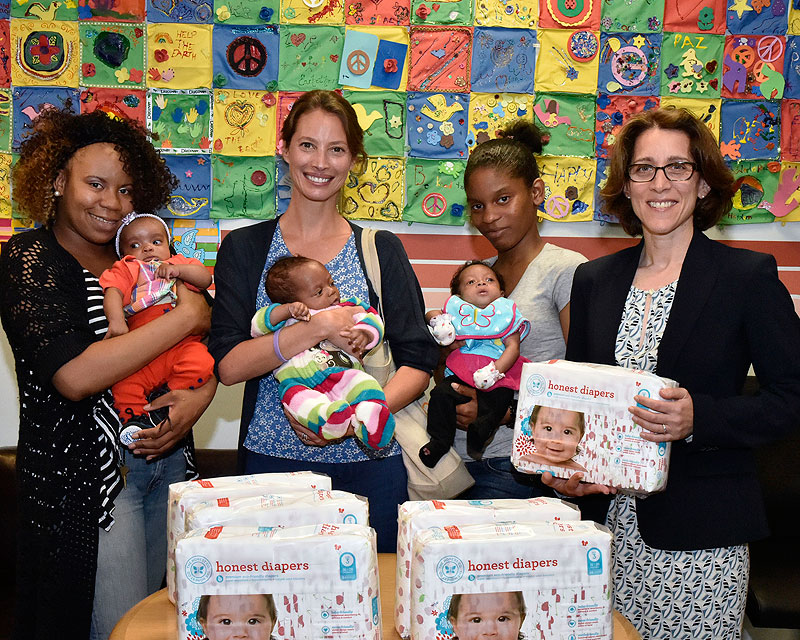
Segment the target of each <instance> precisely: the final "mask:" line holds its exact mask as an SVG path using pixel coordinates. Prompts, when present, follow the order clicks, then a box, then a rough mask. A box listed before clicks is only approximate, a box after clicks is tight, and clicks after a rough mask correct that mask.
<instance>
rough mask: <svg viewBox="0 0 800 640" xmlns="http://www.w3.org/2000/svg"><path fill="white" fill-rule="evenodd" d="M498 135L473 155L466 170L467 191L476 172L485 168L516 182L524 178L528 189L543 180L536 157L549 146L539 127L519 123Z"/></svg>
mask: <svg viewBox="0 0 800 640" xmlns="http://www.w3.org/2000/svg"><path fill="white" fill-rule="evenodd" d="M498 135H500V137H499V138H497V139H496V140H487V141H486V142H482V143H481V144H479V145H478V146H477V147H475V150H474V151H473V152H472V153H471V154H470V156H469V160H468V161H467V168H466V169H465V170H464V186H465V187H466V186H467V183H468V182H469V177H470V175H472V172H473V171H475V170H477V169H482V168H484V167H489V168H490V169H498V170H500V171H503V172H504V173H507V174H508V175H509V176H511V177H512V178H522V179H523V180H524V181H525V184H526V185H527V186H528V187H530V186H531V185H533V181H534V180H536V178H538V177H539V165H537V164H536V156H537V155H538V154H540V153H541V152H542V149H543V148H544V145H545V144H546V142H547V138H546V137H545V135H544V134H543V133H542V132H541V130H540V129H539V127H537V126H536V125H535V124H533V123H532V122H528V121H526V120H515V121H514V122H512V123H511V124H510V125H508V126H507V127H506V128H505V129H503V130H502V131H500V132H499V134H498Z"/></svg>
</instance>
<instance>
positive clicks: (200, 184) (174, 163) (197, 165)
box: [158, 154, 211, 220]
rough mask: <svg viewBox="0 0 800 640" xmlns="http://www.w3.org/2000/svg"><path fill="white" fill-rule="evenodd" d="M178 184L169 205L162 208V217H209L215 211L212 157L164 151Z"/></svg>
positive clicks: (165, 158)
mask: <svg viewBox="0 0 800 640" xmlns="http://www.w3.org/2000/svg"><path fill="white" fill-rule="evenodd" d="M163 157H164V160H165V161H166V163H167V166H168V167H169V170H170V171H172V173H174V174H175V177H176V178H178V187H177V189H175V190H174V191H173V192H172V195H171V196H170V197H169V202H168V203H167V206H166V207H164V208H163V209H161V210H160V211H158V214H159V215H160V216H161V217H162V218H183V219H191V220H206V219H208V217H209V213H210V212H211V156H208V155H201V156H188V155H186V156H185V155H177V154H164V156H163Z"/></svg>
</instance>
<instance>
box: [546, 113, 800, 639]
mask: <svg viewBox="0 0 800 640" xmlns="http://www.w3.org/2000/svg"><path fill="white" fill-rule="evenodd" d="M733 193H734V180H733V176H732V174H731V172H730V170H729V169H728V167H727V166H726V165H725V162H724V161H723V159H722V155H721V154H720V151H719V147H718V145H717V142H716V141H715V140H714V137H713V135H712V134H711V133H710V132H709V130H708V129H707V128H706V127H705V125H703V124H702V123H701V122H700V121H698V120H697V119H696V118H695V117H694V116H693V115H691V114H690V113H689V112H687V111H685V110H682V109H658V110H654V111H648V112H645V113H642V114H640V115H638V116H636V117H634V118H632V119H631V120H630V121H629V122H628V123H627V124H626V125H625V126H624V127H623V128H622V130H621V132H620V134H619V136H618V137H617V142H616V144H615V146H614V148H613V150H612V155H611V159H610V164H609V170H608V182H607V183H606V186H605V187H604V188H603V191H602V195H603V197H604V199H605V201H606V206H607V208H608V210H609V211H610V212H612V213H614V214H615V215H616V216H618V218H619V219H620V222H621V223H622V225H623V228H624V229H625V231H626V232H628V233H629V234H631V235H641V236H642V241H641V242H640V243H639V244H638V245H636V246H634V247H631V248H629V249H625V250H623V251H621V252H619V253H616V254H613V255H610V256H606V257H604V258H600V259H598V260H593V261H591V262H588V263H586V264H584V265H581V266H579V267H578V269H577V271H576V273H575V279H574V283H573V288H572V296H571V301H570V305H571V313H570V331H569V338H568V341H567V358H568V359H570V360H577V361H585V362H597V363H603V364H616V365H620V366H624V367H632V368H638V369H644V370H648V371H653V372H655V373H657V374H658V375H661V376H665V377H667V378H672V379H674V380H677V381H678V382H679V384H680V386H679V387H677V388H675V389H663V390H662V391H661V393H660V397H658V398H645V397H643V396H636V398H635V401H636V402H637V403H638V404H639V405H641V406H632V407H630V408H629V411H630V412H631V414H632V415H633V419H634V421H635V422H636V423H637V424H639V425H641V427H642V438H643V439H645V440H649V441H651V442H670V443H672V457H671V461H670V470H669V478H668V482H667V488H666V490H665V491H663V492H662V493H658V494H655V495H651V496H650V497H648V498H647V499H637V498H633V497H630V496H623V495H616V496H615V497H614V498H613V500H612V502H611V506H610V508H609V512H608V519H607V523H608V525H609V527H610V528H611V529H612V531H613V533H614V541H615V553H614V559H613V577H614V596H615V607H616V608H617V609H619V610H620V611H622V613H624V614H625V615H626V616H627V617H628V618H629V619H630V620H631V621H632V622H633V624H634V625H635V626H636V627H637V629H638V630H639V631H640V633H641V634H642V636H643V637H644V638H648V639H661V638H663V639H667V638H670V639H671V638H693V639H695V640H697V639H701V638H705V639H709V640H711V639H714V640H720V639H725V638H739V637H740V635H741V628H742V622H743V618H744V608H745V601H746V596H747V579H748V572H749V555H748V548H747V543H748V542H749V541H750V540H756V539H759V538H763V537H766V536H767V535H768V534H769V531H768V529H767V522H766V517H765V513H764V505H763V503H762V498H761V493H760V489H759V486H758V480H757V477H756V467H755V462H754V458H753V449H754V448H755V447H757V446H759V445H761V444H763V443H766V442H768V441H770V440H775V439H778V438H780V437H782V436H784V435H786V434H788V433H789V432H790V431H791V430H792V429H795V428H797V426H798V425H800V318H798V315H797V313H796V311H795V309H794V306H793V303H792V300H791V297H790V296H789V293H788V292H787V290H786V288H785V287H784V286H783V284H781V282H780V280H779V279H778V272H777V266H776V262H775V259H774V258H773V257H772V256H771V255H765V254H760V253H755V252H753V251H746V250H743V249H737V248H732V247H729V246H726V245H724V244H721V243H719V242H714V241H712V240H710V239H709V238H707V237H706V236H705V234H704V233H703V231H704V230H706V229H708V228H710V227H711V226H713V225H714V224H716V223H717V222H718V221H719V220H720V218H721V217H722V216H723V215H724V214H726V213H727V212H728V211H729V210H730V209H731V204H732V203H731V197H732V195H733ZM751 364H752V366H753V368H754V370H755V374H756V376H757V377H758V380H759V383H760V387H761V390H760V393H759V395H757V396H753V397H745V396H742V395H741V389H742V386H743V384H744V381H745V377H746V376H747V373H748V369H749V367H750V366H751ZM546 475H547V474H546ZM580 479H581V474H580V473H576V474H575V475H573V476H572V478H570V479H569V480H559V479H555V478H552V477H550V476H549V475H548V477H546V478H545V479H544V481H545V482H546V483H547V484H549V485H550V486H552V487H553V488H555V489H556V490H558V491H559V492H561V493H566V494H570V495H585V494H588V493H598V492H602V493H613V490H612V489H610V488H609V487H602V486H598V485H591V484H586V483H580Z"/></svg>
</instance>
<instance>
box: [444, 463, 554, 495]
mask: <svg viewBox="0 0 800 640" xmlns="http://www.w3.org/2000/svg"><path fill="white" fill-rule="evenodd" d="M466 466H467V471H469V473H470V475H471V476H472V477H473V478H475V484H474V485H473V486H472V487H470V488H469V489H467V490H466V491H465V492H464V493H462V494H461V495H460V496H458V497H459V499H462V500H494V499H498V498H535V497H538V496H553V495H555V494H553V493H552V491H551V490H550V489H549V488H548V487H546V486H544V485H543V484H542V483H541V480H540V479H539V476H530V475H527V474H523V473H520V472H519V471H517V470H516V469H514V466H513V465H512V464H511V458H484V459H483V460H471V461H469V462H467V463H466Z"/></svg>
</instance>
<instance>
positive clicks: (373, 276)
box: [361, 227, 384, 318]
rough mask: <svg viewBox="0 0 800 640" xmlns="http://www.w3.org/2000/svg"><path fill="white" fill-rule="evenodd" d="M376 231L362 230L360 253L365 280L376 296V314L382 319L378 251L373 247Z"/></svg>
mask: <svg viewBox="0 0 800 640" xmlns="http://www.w3.org/2000/svg"><path fill="white" fill-rule="evenodd" d="M377 233H378V231H377V229H372V228H368V227H367V228H363V229H362V230H361V251H362V252H363V254H364V266H365V267H366V268H367V279H368V280H369V281H370V283H372V289H373V290H374V291H375V295H377V296H378V313H379V314H380V316H381V318H383V317H384V316H383V292H382V290H381V263H380V260H378V249H377V247H376V246H375V235H376V234H377Z"/></svg>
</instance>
